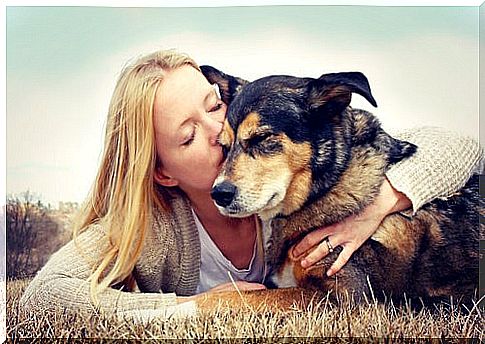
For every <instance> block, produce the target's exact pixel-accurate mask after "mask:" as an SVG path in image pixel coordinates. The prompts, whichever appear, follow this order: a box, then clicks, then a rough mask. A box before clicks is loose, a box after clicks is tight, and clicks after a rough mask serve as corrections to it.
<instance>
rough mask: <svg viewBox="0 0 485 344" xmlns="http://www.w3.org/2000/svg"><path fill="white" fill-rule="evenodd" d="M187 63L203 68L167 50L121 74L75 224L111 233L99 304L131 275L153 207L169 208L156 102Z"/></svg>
mask: <svg viewBox="0 0 485 344" xmlns="http://www.w3.org/2000/svg"><path fill="white" fill-rule="evenodd" d="M183 65H191V66H193V67H194V68H196V69H198V70H200V69H199V67H198V65H197V64H196V63H195V61H194V60H192V59H191V58H190V57H188V56H187V55H185V54H181V53H178V52H176V51H174V50H162V51H157V52H154V53H151V54H149V55H146V56H143V57H141V58H139V59H137V60H136V61H135V62H133V63H131V64H130V65H128V66H126V67H125V68H124V69H123V70H122V72H121V74H120V76H119V78H118V81H117V84H116V87H115V90H114V92H113V96H112V98H111V103H110V105H109V111H108V119H107V124H106V137H105V143H104V151H103V156H102V159H101V164H100V167H99V170H98V173H97V176H96V179H95V181H94V184H93V187H92V189H91V192H90V194H89V196H88V198H87V200H86V202H85V203H84V205H83V207H82V209H81V210H80V212H79V214H78V218H77V221H76V224H75V227H74V238H76V236H77V235H78V234H79V233H81V232H83V231H85V230H86V229H87V228H88V227H89V226H90V225H93V224H96V223H99V224H100V225H101V226H102V227H103V228H105V229H106V233H107V237H108V239H109V240H108V241H109V244H108V247H107V249H106V250H105V251H104V252H103V253H102V254H101V256H100V259H99V261H97V262H95V264H94V266H93V272H92V274H91V276H90V294H91V299H92V301H93V302H94V303H95V304H98V298H97V295H98V294H99V293H100V292H101V291H103V290H105V289H106V288H107V287H109V286H111V285H113V284H116V283H121V282H123V280H125V279H129V278H130V276H131V272H132V271H133V268H134V266H135V263H136V261H137V259H138V257H139V256H140V253H141V249H142V245H143V241H144V238H145V233H146V232H147V229H148V227H149V226H151V222H150V220H151V218H152V209H153V207H154V206H155V207H159V208H160V209H162V210H163V209H165V210H167V205H166V204H165V202H164V200H163V198H162V196H161V194H160V192H159V191H157V187H156V185H155V182H154V171H155V166H156V160H157V154H156V146H155V134H154V128H153V105H154V100H155V95H156V91H157V88H158V86H159V85H160V83H161V82H162V80H163V77H164V75H165V74H166V72H167V71H169V70H173V69H175V68H178V67H180V66H183Z"/></svg>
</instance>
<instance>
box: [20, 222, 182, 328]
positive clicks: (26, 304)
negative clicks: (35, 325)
mask: <svg viewBox="0 0 485 344" xmlns="http://www.w3.org/2000/svg"><path fill="white" fill-rule="evenodd" d="M103 241H104V232H103V230H102V228H101V227H100V226H99V225H93V226H91V227H90V228H88V229H87V230H86V231H85V232H83V233H81V234H80V235H79V236H78V237H77V239H76V244H77V245H76V244H75V243H74V241H70V242H69V243H67V244H66V245H65V246H64V247H62V248H61V249H60V250H59V251H58V252H56V253H55V254H53V255H52V256H51V258H50V259H49V261H48V262H47V264H46V265H45V266H44V267H43V268H42V269H41V270H40V271H39V272H38V273H37V275H36V276H35V277H34V279H33V280H32V282H31V283H30V284H29V286H28V287H27V288H26V290H25V292H24V294H23V295H22V298H21V300H20V304H21V306H22V307H23V308H24V310H27V311H33V312H35V311H44V310H47V309H50V308H53V306H54V305H55V306H56V307H62V308H65V309H68V310H70V311H75V312H84V311H87V312H93V311H96V310H99V311H101V312H103V313H108V314H116V315H119V316H128V317H130V318H132V317H135V318H141V319H144V320H146V319H147V318H152V317H156V316H158V317H163V316H169V315H171V314H172V313H174V312H175V313H176V312H177V307H178V306H177V299H176V295H175V294H174V293H165V294H162V293H137V292H122V291H119V290H116V289H113V288H107V289H106V290H105V291H103V292H101V293H100V294H99V295H98V299H99V302H100V304H99V306H98V308H96V307H95V306H94V304H93V303H92V301H91V298H90V286H89V282H88V278H89V276H90V274H91V271H92V269H91V261H94V259H96V257H99V254H100V252H101V251H102V249H103V245H101V244H100V243H102V242H103ZM78 248H79V249H78ZM80 252H82V254H81V253H80ZM185 308H186V307H185Z"/></svg>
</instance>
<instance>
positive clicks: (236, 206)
mask: <svg viewBox="0 0 485 344" xmlns="http://www.w3.org/2000/svg"><path fill="white" fill-rule="evenodd" d="M281 200H282V198H281V197H280V194H279V193H278V192H275V193H273V194H272V195H271V197H270V198H269V199H268V201H267V202H266V203H265V204H264V205H263V206H260V207H255V203H256V204H257V203H258V202H251V203H250V204H249V205H244V204H241V203H240V202H238V201H235V202H233V203H231V204H230V205H229V206H227V207H221V206H218V205H217V204H216V206H217V208H218V209H219V211H220V212H221V214H223V215H226V216H230V217H239V218H242V217H248V216H250V215H254V214H258V215H262V214H265V213H268V212H271V213H273V212H274V210H275V209H276V208H278V207H279V205H280V204H281ZM243 203H246V202H243ZM248 203H249V202H248ZM253 207H254V208H253ZM263 217H264V216H263Z"/></svg>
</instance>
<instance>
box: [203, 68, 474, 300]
mask: <svg viewBox="0 0 485 344" xmlns="http://www.w3.org/2000/svg"><path fill="white" fill-rule="evenodd" d="M200 68H201V71H202V73H203V74H204V75H205V77H206V78H207V79H208V80H209V82H211V83H215V84H217V85H218V86H219V90H220V95H221V98H222V100H223V101H224V102H225V103H226V104H228V110H227V118H226V120H225V122H224V124H223V129H222V132H221V134H220V137H219V141H220V144H221V145H222V147H223V152H224V155H225V157H226V159H225V162H224V164H223V167H222V170H221V172H220V174H219V176H218V177H217V179H216V180H215V182H214V186H213V189H212V192H211V196H212V198H213V200H214V202H215V203H216V205H217V207H218V209H219V211H220V212H221V213H222V214H223V215H227V216H232V217H246V216H249V215H251V214H258V215H259V217H260V218H261V219H262V221H271V222H272V223H271V224H272V226H271V227H272V231H271V233H266V236H267V247H266V251H265V255H266V259H267V264H268V266H270V268H271V272H270V276H269V278H268V280H267V281H266V284H267V285H268V286H269V287H272V288H293V287H297V288H299V290H302V289H303V290H314V291H317V292H330V293H331V294H332V295H334V296H336V297H338V296H339V295H353V296H354V297H355V298H356V299H357V300H362V298H363V297H369V296H371V295H372V296H374V297H377V298H387V297H391V298H402V297H403V296H404V295H405V296H406V297H407V298H420V299H421V300H424V302H437V301H443V300H448V301H449V298H450V297H453V298H454V299H455V300H456V299H463V300H465V299H471V298H472V297H474V296H475V293H476V290H477V288H478V273H479V272H478V268H479V252H478V245H479V244H478V243H479V231H480V229H479V208H480V207H481V205H480V204H479V203H480V198H479V192H478V176H473V177H472V178H471V179H470V180H469V181H468V183H467V184H466V185H465V186H464V187H463V188H462V189H461V190H459V191H458V192H457V193H456V194H455V195H453V196H452V197H449V198H448V199H436V200H434V201H432V202H430V203H429V204H427V205H425V206H423V207H422V208H421V209H420V210H418V211H417V212H416V214H415V215H413V216H412V217H409V216H406V215H404V214H403V213H394V214H391V215H388V216H387V217H386V218H385V219H384V220H383V222H382V223H381V225H380V226H379V228H378V229H377V231H376V233H375V234H374V235H373V236H372V237H371V238H370V239H369V240H367V241H366V242H365V243H364V244H363V245H362V247H361V248H359V249H358V250H357V251H356V252H355V253H354V254H353V256H352V257H351V259H350V260H349V262H348V263H347V264H346V265H345V266H344V267H343V268H342V270H340V271H339V272H338V273H337V274H336V275H335V276H334V277H327V276H326V274H325V272H326V271H327V270H328V268H329V267H330V266H331V264H332V263H333V262H334V261H335V259H336V257H337V256H338V254H339V252H341V248H340V247H337V248H336V249H335V250H334V252H332V253H330V254H328V255H327V256H326V257H325V258H324V259H323V260H321V261H320V262H318V263H317V264H315V265H314V266H312V267H310V268H308V269H303V268H302V267H301V265H300V259H301V258H296V257H294V256H293V255H292V247H293V246H294V245H295V243H297V242H298V241H299V240H301V239H302V237H303V236H304V235H306V234H307V233H308V232H309V231H311V230H313V229H315V228H318V227H321V226H327V225H330V224H333V223H336V222H339V221H341V220H343V219H344V218H346V217H348V216H350V215H354V214H358V213H359V212H361V211H362V210H363V209H364V208H365V207H366V206H367V205H369V204H371V203H372V202H373V200H374V199H375V198H376V196H377V195H378V193H379V189H380V186H381V184H382V183H383V181H384V180H385V172H386V171H387V170H388V169H389V167H390V166H391V165H392V164H394V163H397V162H399V161H401V160H403V159H406V158H407V157H409V156H411V155H412V154H414V153H415V151H416V149H417V147H416V146H415V145H413V144H411V143H409V142H405V141H401V140H398V139H395V138H393V137H391V136H390V135H389V134H387V133H386V132H385V131H384V130H383V129H382V127H381V125H380V123H379V121H378V119H377V118H376V117H375V116H374V115H373V114H371V113H370V112H368V111H365V110H361V109H354V108H352V107H350V101H351V97H352V94H353V93H357V94H359V95H361V96H362V97H364V98H365V99H366V100H367V101H368V102H369V103H370V104H372V105H373V106H375V107H376V106H377V104H376V101H375V99H374V97H373V95H372V93H371V89H370V86H369V82H368V80H367V78H366V77H365V75H364V74H362V73H360V72H345V73H331V74H323V75H322V76H320V77H319V78H318V79H314V78H298V77H293V76H286V75H273V76H267V77H263V78H261V79H258V80H255V81H253V82H248V81H246V80H243V79H241V78H237V77H234V76H231V75H228V74H225V73H223V72H222V71H220V70H218V69H216V68H214V67H212V66H201V67H200ZM482 208H483V207H481V208H480V209H482ZM275 293H276V294H275ZM277 293H278V292H277V291H276V292H273V294H274V295H277ZM295 295H296V294H295Z"/></svg>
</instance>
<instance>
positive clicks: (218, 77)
mask: <svg viewBox="0 0 485 344" xmlns="http://www.w3.org/2000/svg"><path fill="white" fill-rule="evenodd" d="M200 70H201V71H202V74H204V76H205V77H206V79H207V80H208V81H209V82H210V83H211V84H217V85H218V86H219V91H220V93H221V99H222V101H223V102H224V103H226V104H228V105H229V104H230V103H231V102H232V100H233V99H234V97H235V95H236V94H237V93H238V92H239V91H240V90H241V88H242V87H243V86H244V85H246V84H247V83H248V81H246V80H243V79H241V78H237V77H235V76H232V75H227V74H225V73H223V72H221V71H220V70H218V69H217V68H214V67H212V66H207V65H205V66H200Z"/></svg>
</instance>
